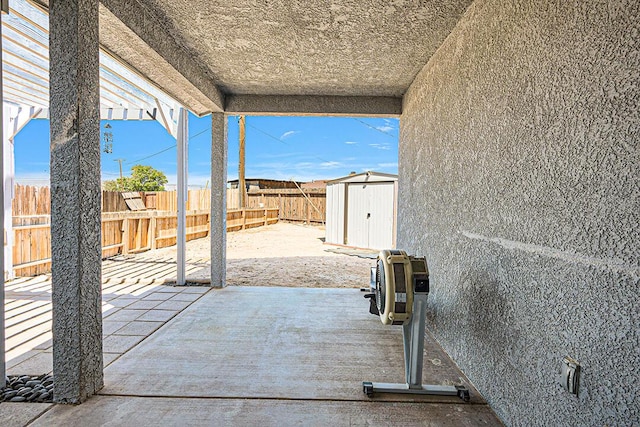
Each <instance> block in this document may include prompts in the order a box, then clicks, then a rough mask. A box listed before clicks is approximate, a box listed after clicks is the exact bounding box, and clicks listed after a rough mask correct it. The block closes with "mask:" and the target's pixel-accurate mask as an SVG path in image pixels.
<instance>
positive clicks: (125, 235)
mask: <svg viewBox="0 0 640 427" xmlns="http://www.w3.org/2000/svg"><path fill="white" fill-rule="evenodd" d="M127 254H129V218H123V219H122V255H127Z"/></svg>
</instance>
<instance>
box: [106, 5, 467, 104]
mask: <svg viewBox="0 0 640 427" xmlns="http://www.w3.org/2000/svg"><path fill="white" fill-rule="evenodd" d="M103 3H106V4H108V3H109V2H108V1H105V2H103ZM132 3H137V5H138V6H139V7H141V8H142V9H143V12H142V13H145V14H148V15H151V16H153V18H154V21H155V22H156V23H157V24H158V25H160V26H161V27H163V29H164V30H165V31H166V32H167V33H168V34H170V35H171V36H172V38H173V39H174V40H175V42H176V44H177V45H178V46H181V48H182V49H184V50H186V51H187V52H188V53H189V54H190V55H192V56H193V58H194V59H195V60H196V61H197V62H199V63H200V64H201V65H202V66H203V67H205V69H206V70H205V72H206V73H207V74H208V75H209V76H210V77H211V78H212V79H213V81H215V82H216V84H217V85H218V86H219V88H220V89H221V90H222V92H224V93H226V94H253V95H343V96H344V95H348V96H396V97H397V96H402V95H403V94H404V92H405V91H406V90H407V88H408V87H409V85H410V84H411V82H412V81H413V78H414V77H415V75H416V74H417V73H418V71H420V69H421V68H422V67H423V66H424V65H425V64H426V62H427V61H428V60H429V58H430V57H431V55H432V54H433V53H434V52H435V51H436V49H437V48H438V47H439V46H440V45H441V44H442V42H443V41H444V39H445V38H446V37H447V35H448V34H449V33H450V32H451V30H452V29H453V27H454V26H455V25H456V23H457V22H458V20H459V18H460V17H461V15H462V14H463V12H464V11H465V10H466V8H467V6H468V5H469V4H470V3H471V1H470V0H396V1H389V0H379V1H374V0H345V1H334V0H308V1H302V0H237V1H234V2H228V1H220V0H213V1H212V0H137V2H135V1H132V2H129V6H128V7H131V6H130V5H131V4H132ZM125 23H126V22H125ZM141 36H142V37H143V38H144V36H143V35H141Z"/></svg>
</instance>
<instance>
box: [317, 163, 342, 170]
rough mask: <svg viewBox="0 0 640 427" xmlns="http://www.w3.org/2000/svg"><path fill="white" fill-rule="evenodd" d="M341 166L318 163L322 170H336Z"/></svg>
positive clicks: (339, 164) (340, 164)
mask: <svg viewBox="0 0 640 427" xmlns="http://www.w3.org/2000/svg"><path fill="white" fill-rule="evenodd" d="M341 166H342V163H340V162H322V163H320V167H321V168H322V169H336V168H339V167H341Z"/></svg>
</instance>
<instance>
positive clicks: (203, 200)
mask: <svg viewBox="0 0 640 427" xmlns="http://www.w3.org/2000/svg"><path fill="white" fill-rule="evenodd" d="M14 188H15V195H14V198H13V203H12V211H13V216H19V217H26V216H34V215H49V214H50V213H51V192H50V191H49V187H32V186H29V185H19V184H17V185H16V186H15V187H14ZM139 193H140V197H141V199H142V201H143V202H144V204H145V206H146V208H147V209H153V210H158V211H170V212H176V211H177V210H178V209H177V195H176V192H175V191H146V192H145V191H141V192H139ZM186 207H187V210H188V211H189V210H193V211H196V210H209V209H211V190H189V191H188V199H187V205H186ZM127 211H129V207H128V206H127V204H126V203H125V201H124V198H123V197H122V194H121V193H120V192H119V191H103V192H102V212H127ZM14 225H21V224H15V223H14Z"/></svg>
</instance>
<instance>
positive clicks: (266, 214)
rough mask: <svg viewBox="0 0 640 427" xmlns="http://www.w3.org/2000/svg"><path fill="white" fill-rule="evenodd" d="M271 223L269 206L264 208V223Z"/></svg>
mask: <svg viewBox="0 0 640 427" xmlns="http://www.w3.org/2000/svg"><path fill="white" fill-rule="evenodd" d="M268 224H269V215H268V213H267V208H264V225H268Z"/></svg>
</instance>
